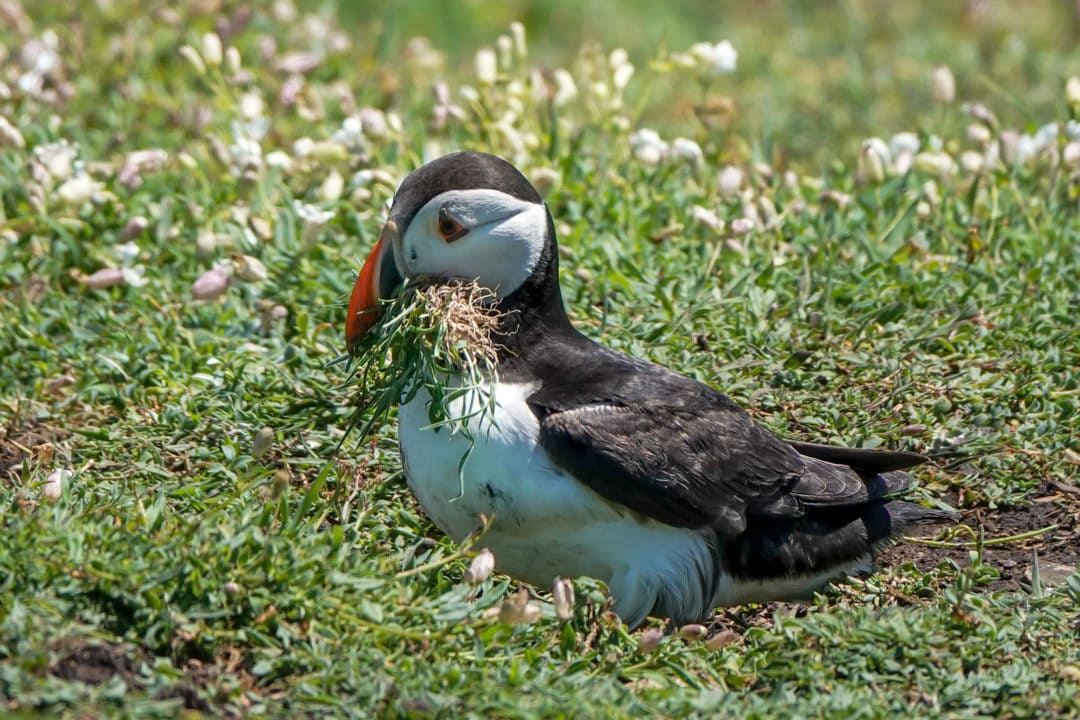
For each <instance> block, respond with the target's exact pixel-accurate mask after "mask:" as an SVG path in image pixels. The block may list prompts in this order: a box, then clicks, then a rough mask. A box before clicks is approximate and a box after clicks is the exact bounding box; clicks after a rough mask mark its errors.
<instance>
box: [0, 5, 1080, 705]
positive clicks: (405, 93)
mask: <svg viewBox="0 0 1080 720" xmlns="http://www.w3.org/2000/svg"><path fill="white" fill-rule="evenodd" d="M39 5H40V7H39ZM342 5H347V4H346V3H342ZM394 5H396V4H391V3H382V4H379V3H376V4H374V5H372V8H371V9H370V11H368V14H367V15H366V16H364V15H362V13H361V12H360V11H359V10H357V9H354V8H352V7H349V8H347V9H344V10H342V11H341V13H340V14H339V15H335V14H333V12H332V11H331V10H324V9H319V10H318V11H312V12H309V11H308V10H307V9H303V8H302V9H301V10H297V9H296V8H293V6H292V5H291V4H290V3H288V2H277V3H272V4H265V5H264V4H259V5H257V6H246V5H237V4H228V5H227V6H226V5H225V4H223V3H220V2H216V1H215V0H190V1H189V2H185V3H164V2H161V3H157V2H145V3H135V2H131V1H130V0H112V1H111V2H98V3H95V4H92V5H89V6H87V7H80V8H78V9H77V10H70V9H66V6H64V5H63V4H60V3H29V2H24V3H22V4H21V5H20V3H19V2H18V1H17V0H9V1H7V2H0V324H2V327H3V330H4V332H3V333H2V334H0V357H2V358H3V364H2V367H0V526H2V528H0V703H2V705H0V707H2V708H3V710H2V712H6V713H8V714H10V715H12V716H14V717H32V716H37V715H38V714H40V713H47V714H52V715H59V716H67V717H101V716H137V717H143V716H166V717H167V716H174V715H175V714H177V713H178V712H180V711H182V710H183V711H185V712H188V713H191V714H192V715H196V714H198V713H200V712H202V713H206V714H207V715H211V716H218V715H245V714H250V715H255V716H258V715H271V716H277V717H298V716H318V715H323V714H326V715H342V716H356V717H373V716H374V717H379V716H389V717H465V716H475V717H533V716H535V717H558V716H562V717H575V718H577V717H604V718H608V717H638V716H641V717H649V716H684V715H690V714H694V713H698V714H702V715H710V716H725V717H739V718H743V717H776V716H799V717H802V716H807V717H825V716H827V717H888V716H896V715H915V714H918V715H945V716H950V717H979V716H988V715H996V716H1040V715H1041V716H1068V715H1076V714H1080V699H1078V698H1080V575H1077V574H1075V573H1073V572H1072V571H1073V570H1074V569H1075V567H1076V566H1077V564H1078V555H1080V551H1078V550H1077V548H1078V547H1080V537H1078V530H1077V518H1078V517H1080V491H1078V489H1077V486H1078V485H1080V454H1078V453H1080V447H1078V435H1080V433H1078V429H1080V423H1078V421H1077V412H1078V410H1080V323H1078V322H1077V320H1076V316H1077V312H1078V311H1080V219H1078V217H1077V207H1078V206H1077V203H1078V197H1080V182H1078V178H1080V175H1078V173H1080V126H1077V125H1073V124H1071V123H1070V121H1071V119H1072V117H1073V114H1074V113H1076V112H1077V111H1078V110H1080V80H1078V81H1076V82H1075V83H1071V84H1067V80H1068V78H1069V77H1070V76H1071V75H1073V74H1080V56H1077V54H1076V51H1075V49H1074V48H1075V47H1076V42H1075V39H1076V32H1077V30H1076V28H1077V19H1076V17H1075V16H1074V14H1073V12H1074V11H1072V10H1070V9H1069V8H1068V7H1065V5H1066V4H1062V5H1063V7H1061V8H1050V7H1048V6H1047V7H1041V6H1031V7H1028V6H1026V5H1025V6H1024V7H1022V8H1014V7H1012V6H1010V5H1008V4H1005V3H1001V4H1000V5H999V4H998V3H995V2H990V3H979V2H974V3H967V4H966V9H965V10H963V11H962V10H961V9H959V8H960V5H959V4H957V8H956V9H949V10H941V11H939V10H934V9H933V8H930V7H928V8H926V9H920V8H917V7H915V6H914V5H915V4H913V3H883V2H881V3H879V2H871V1H869V0H866V1H863V2H857V1H852V2H844V3H840V2H838V3H827V4H820V3H810V2H806V3H799V2H794V3H790V4H780V3H749V4H747V3H738V4H735V5H733V7H732V9H731V12H730V13H726V14H725V13H724V12H721V11H718V10H712V9H711V8H712V4H711V3H693V4H688V5H686V6H685V7H683V8H681V9H680V8H678V7H677V6H675V5H673V6H672V7H671V9H670V12H669V13H668V14H666V15H665V17H664V18H663V19H655V20H654V19H653V18H651V17H649V15H648V9H647V8H649V7H651V6H652V5H651V4H648V3H643V2H635V3H627V4H622V3H620V4H618V5H617V6H616V5H615V4H614V3H606V4H605V3H579V4H576V5H575V6H573V8H572V9H568V8H569V6H567V5H564V4H555V3H550V4H547V3H542V4H526V3H524V2H521V3H510V4H508V5H507V9H505V10H501V11H499V12H498V13H496V14H494V15H492V14H490V13H489V12H488V11H487V10H485V9H484V8H486V7H488V6H489V5H490V4H487V3H474V4H467V5H465V6H463V7H461V8H459V9H457V10H456V11H454V12H451V11H449V10H448V9H446V8H448V7H449V6H448V5H444V4H443V3H431V4H426V3H416V4H409V7H408V9H407V10H402V11H400V12H398V11H397V9H396V7H394ZM984 5H986V6H989V7H986V8H984ZM1047 5H1049V4H1047ZM736 6H737V7H736ZM383 8H385V9H383ZM616 8H618V9H616ZM320 13H322V14H320ZM499 13H502V14H499ZM614 16H618V18H619V20H620V22H618V23H616V22H614V21H613V20H612V18H613V17H614ZM515 19H522V20H524V21H525V23H526V25H527V27H526V29H527V35H528V38H527V41H528V46H529V50H528V51H527V54H523V53H521V52H520V50H519V49H516V48H515V46H514V42H513V40H509V46H508V47H505V49H504V50H502V52H503V53H504V54H506V55H507V56H508V58H507V59H508V62H506V63H505V64H500V58H499V52H498V51H497V52H495V57H494V62H495V68H494V73H495V77H494V78H489V77H487V74H488V72H489V71H490V68H489V67H488V64H487V63H486V61H484V60H483V59H482V60H481V62H479V63H476V62H474V55H475V53H476V51H477V50H478V49H480V48H481V47H482V46H484V47H492V48H495V47H497V46H498V45H497V41H496V36H497V35H499V34H501V33H507V38H508V39H509V38H510V35H509V32H508V30H507V27H508V23H509V22H510V21H512V20H515ZM609 26H610V28H609ZM215 31H216V33H217V37H218V38H219V39H220V40H221V41H222V42H214V41H213V40H212V39H207V38H206V37H205V35H206V34H207V33H213V32H215ZM419 34H423V35H426V36H427V37H429V38H430V43H424V42H421V41H415V40H414V41H411V42H410V41H409V39H410V38H412V37H413V36H414V35H419ZM724 38H728V39H730V40H731V41H732V43H733V45H734V48H735V49H736V50H738V52H739V56H738V64H737V68H736V69H735V71H734V72H732V73H717V74H716V75H715V76H709V77H706V76H707V75H708V73H706V71H705V69H704V65H705V63H706V61H707V58H706V55H707V53H706V52H705V49H704V48H698V51H697V54H696V55H695V54H693V53H690V52H689V49H690V47H691V45H692V44H693V43H695V42H699V41H702V42H704V41H708V42H710V43H716V42H718V41H720V40H723V39H724ZM620 44H621V45H624V46H625V47H626V48H627V50H628V51H629V54H628V55H627V56H624V55H623V54H621V53H618V52H614V51H615V48H616V46H617V45H620ZM579 48H581V49H579ZM444 51H445V53H448V54H444ZM713 51H715V48H713V49H712V50H710V52H713ZM483 57H486V56H482V58H483ZM714 59H716V60H717V65H716V67H717V68H718V69H729V68H727V67H726V65H725V63H724V62H722V60H723V58H716V57H714ZM477 65H479V67H477ZM938 65H947V66H949V67H950V68H951V69H952V72H951V75H952V76H954V77H955V85H956V90H955V96H956V97H955V98H950V95H951V93H949V92H948V87H947V85H948V82H947V77H946V74H945V73H944V72H943V71H942V72H941V73H940V74H939V76H938V81H937V83H936V91H935V85H934V84H933V83H932V82H931V72H932V69H933V68H934V67H935V66H938ZM631 66H632V68H633V69H632V70H629V69H627V68H630V67H631ZM540 68H542V69H543V72H534V70H536V69H540ZM563 69H565V71H563ZM478 73H479V74H478ZM436 81H437V82H445V83H446V85H445V86H440V88H439V89H438V90H437V91H436V92H435V93H433V92H432V84H433V82H436ZM935 96H936V98H937V100H936V101H935ZM965 103H978V105H974V106H972V105H965ZM649 128H652V129H655V130H656V133H653V132H651V131H649ZM898 133H905V134H901V135H899V136H897V134H898ZM679 136H682V139H681V140H680V139H677V138H679ZM877 137H880V138H882V139H881V140H877V139H876V138H877ZM461 147H469V148H474V149H480V150H489V151H492V152H496V153H499V154H502V155H504V156H505V157H507V158H509V159H511V160H513V161H514V162H515V163H517V164H518V165H519V166H520V167H521V168H522V169H523V170H524V171H525V172H526V174H527V175H529V176H530V177H531V178H532V179H533V180H534V182H536V184H537V185H538V187H541V188H542V189H543V190H544V191H545V193H546V197H547V199H548V202H549V205H550V207H551V209H552V212H553V214H554V216H555V218H556V224H557V226H558V229H559V233H560V242H561V244H562V253H563V254H562V280H563V285H564V290H565V293H564V294H565V297H566V301H567V304H568V306H569V309H570V312H571V315H572V317H573V318H574V320H575V321H576V322H577V323H578V324H579V326H580V327H582V329H583V330H585V331H586V332H587V333H589V334H590V335H592V336H594V337H598V338H602V339H603V340H604V342H606V343H608V344H610V345H612V346H613V347H616V348H619V349H622V350H625V351H627V352H629V353H631V354H634V355H638V356H641V357H646V358H649V359H651V360H655V361H657V362H660V363H663V364H666V365H669V366H672V367H674V368H677V369H679V370H680V371H682V372H685V373H687V374H690V375H692V376H694V377H696V378H698V379H700V380H702V381H705V382H708V383H711V384H713V385H715V386H717V387H719V388H721V389H723V390H725V391H726V392H727V393H728V394H730V395H731V396H733V397H734V398H735V399H736V400H737V401H739V402H740V403H741V404H743V405H744V406H746V407H748V408H750V409H751V411H752V412H753V413H754V414H755V416H756V417H757V418H758V419H759V420H760V421H762V422H764V423H765V424H767V425H769V426H770V427H771V428H773V429H774V430H776V431H777V432H779V433H781V434H783V435H785V436H789V437H797V438H800V439H805V440H817V441H823V442H836V443H847V444H851V445H857V446H865V447H873V446H879V445H880V446H890V447H902V448H908V449H914V450H918V451H921V452H924V453H927V454H929V455H931V456H932V457H933V458H934V463H933V464H932V465H930V466H928V467H926V468H925V470H920V472H919V473H918V480H919V485H920V487H919V490H918V492H917V499H918V500H920V501H922V502H925V503H928V504H943V505H949V506H952V507H956V508H958V509H960V510H962V511H963V512H964V516H963V524H962V525H960V526H959V527H958V528H957V530H956V531H950V532H947V533H945V534H943V535H941V536H939V537H937V538H934V539H929V540H926V541H924V542H923V543H921V544H912V545H907V546H904V547H903V548H897V549H893V550H890V551H888V552H887V553H886V554H885V556H884V557H883V561H884V563H885V564H886V565H887V568H886V569H885V570H884V571H883V572H882V573H881V574H879V575H877V576H875V577H873V578H870V579H868V580H864V581H855V582H852V583H849V584H847V585H844V586H842V587H839V588H837V589H835V590H833V591H830V593H829V595H828V596H825V597H821V598H819V599H818V601H817V602H815V603H814V604H812V605H810V606H804V607H798V606H789V605H781V604H775V605H768V606H763V607H744V608H737V609H732V610H730V611H727V612H720V613H718V615H717V617H716V619H715V621H714V622H713V623H712V624H711V625H710V628H709V638H710V639H709V640H704V641H703V640H695V639H689V638H685V637H682V636H678V635H673V636H667V637H664V638H663V639H662V641H661V642H660V644H659V646H658V647H655V648H651V649H650V648H649V647H648V645H649V644H650V641H651V640H652V639H653V638H652V636H649V637H646V636H645V634H644V632H643V631H639V632H637V633H634V634H629V633H627V632H626V631H625V629H623V628H622V627H620V626H619V625H618V623H617V622H616V621H614V619H613V618H612V617H611V616H610V614H608V613H607V612H606V609H605V604H604V595H603V590H602V588H600V587H598V586H596V584H595V583H593V582H592V581H589V580H587V579H582V580H578V581H576V583H575V590H576V595H577V603H576V606H575V609H574V614H573V617H572V618H571V619H570V620H568V621H561V620H559V619H558V618H557V617H556V613H555V610H554V608H553V606H552V605H551V603H550V602H549V597H548V596H547V594H546V593H547V590H548V589H547V588H539V589H538V592H539V594H540V598H541V599H540V600H534V601H533V602H534V603H536V604H537V605H539V606H540V608H541V618H540V619H539V620H536V621H534V622H528V623H523V624H517V625H510V624H505V623H503V622H500V621H499V619H498V618H497V617H494V616H495V615H497V614H498V612H497V609H498V608H499V607H501V606H502V605H503V604H504V603H506V602H508V601H511V599H512V598H513V597H514V593H515V592H516V589H517V588H516V584H515V583H514V582H512V581H511V580H509V579H508V578H505V577H502V576H499V575H494V576H492V577H491V578H489V579H486V580H484V581H483V582H482V583H481V584H480V585H479V586H476V587H473V586H470V585H468V584H466V583H463V582H462V578H463V575H464V573H465V569H466V568H467V567H468V563H469V557H470V553H469V551H468V548H460V547H456V546H454V545H453V544H451V543H450V542H449V541H447V540H446V539H445V538H444V537H442V536H441V534H440V533H439V532H438V531H437V530H436V529H435V528H434V527H433V526H432V525H431V524H430V522H428V521H427V520H426V519H425V518H423V517H422V515H421V514H420V513H419V511H418V509H417V507H416V505H415V503H414V502H413V500H412V498H411V496H410V495H409V493H408V491H407V489H406V488H405V487H404V483H403V482H402V479H401V471H400V466H399V461H398V456H397V448H396V439H395V429H394V422H393V415H392V414H391V415H390V417H389V418H387V419H386V421H385V422H382V421H379V422H377V423H376V425H377V427H376V428H375V431H374V432H373V433H372V434H371V435H370V436H369V437H368V438H367V439H365V440H364V441H363V442H362V443H358V441H357V439H356V438H355V437H346V436H345V430H346V428H347V427H348V425H349V423H350V421H351V419H352V418H353V416H354V413H356V412H357V407H356V402H357V400H358V398H357V396H356V392H355V385H354V384H353V383H352V382H351V381H350V375H349V371H348V369H347V368H346V366H345V365H344V364H342V363H337V364H335V363H334V360H335V359H336V358H338V357H339V356H340V354H341V353H342V352H343V350H344V337H343V325H344V316H345V310H344V303H345V301H346V300H347V293H348V291H349V289H350V288H351V286H352V282H353V279H354V277H355V275H354V273H355V271H356V270H357V269H358V267H359V265H360V262H361V261H362V260H363V258H364V257H365V255H366V253H367V251H368V250H369V249H370V247H371V246H372V244H373V243H374V242H375V239H376V237H377V235H378V232H379V228H380V225H381V220H382V217H383V208H384V205H385V203H386V201H387V200H388V199H389V197H390V196H391V194H392V192H393V188H394V186H395V184H396V182H397V181H398V180H399V179H400V178H401V177H403V175H404V174H405V173H406V172H407V171H409V170H410V169H412V168H414V167H416V166H417V165H418V164H419V163H420V162H421V161H422V159H423V158H425V157H432V156H436V155H439V154H442V153H443V152H445V151H449V150H452V149H457V148H461ZM368 412H369V413H370V409H369V410H368ZM369 417H370V415H369ZM339 445H340V448H339ZM542 551H543V549H542V548H540V549H538V552H542ZM1036 551H1037V553H1038V554H1037V557H1038V560H1037V564H1036V563H1035V557H1036ZM1070 573H1072V574H1071V576H1070ZM1025 575H1027V576H1028V577H1027V578H1025ZM506 616H507V614H506V613H504V618H505V617H506Z"/></svg>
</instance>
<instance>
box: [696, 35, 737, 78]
mask: <svg viewBox="0 0 1080 720" xmlns="http://www.w3.org/2000/svg"><path fill="white" fill-rule="evenodd" d="M690 54H691V55H693V56H694V58H696V59H697V61H698V67H700V68H701V69H702V70H703V71H704V72H705V74H706V75H707V76H709V77H717V76H720V75H729V74H731V73H733V72H735V65H736V62H737V61H738V59H739V53H738V52H737V51H736V50H735V46H734V45H732V44H731V43H730V42H728V41H727V40H721V41H720V42H718V43H716V44H715V45H711V44H709V43H705V42H702V43H694V45H693V46H692V47H691V48H690Z"/></svg>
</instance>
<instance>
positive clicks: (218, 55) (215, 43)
mask: <svg viewBox="0 0 1080 720" xmlns="http://www.w3.org/2000/svg"><path fill="white" fill-rule="evenodd" d="M202 59H203V61H204V62H205V63H206V64H207V65H209V66H210V67H217V66H218V65H220V64H221V60H222V52H221V38H220V37H218V34H217V33H213V32H209V33H206V34H205V35H203V36H202Z"/></svg>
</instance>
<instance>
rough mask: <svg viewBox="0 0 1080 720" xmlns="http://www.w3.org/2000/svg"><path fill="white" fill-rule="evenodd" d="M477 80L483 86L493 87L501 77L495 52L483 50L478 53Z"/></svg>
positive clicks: (488, 49)
mask: <svg viewBox="0 0 1080 720" xmlns="http://www.w3.org/2000/svg"><path fill="white" fill-rule="evenodd" d="M475 65H476V79H477V80H479V81H480V84H481V85H493V84H494V83H495V81H496V80H497V79H498V77H499V62H498V58H496V57H495V51H494V50H492V49H491V48H481V49H480V50H478V51H477V53H476V60H475Z"/></svg>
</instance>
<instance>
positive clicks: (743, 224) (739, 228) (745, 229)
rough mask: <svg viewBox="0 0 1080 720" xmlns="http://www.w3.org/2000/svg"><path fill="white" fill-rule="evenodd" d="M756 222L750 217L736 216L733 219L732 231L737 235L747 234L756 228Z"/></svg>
mask: <svg viewBox="0 0 1080 720" xmlns="http://www.w3.org/2000/svg"><path fill="white" fill-rule="evenodd" d="M755 224H756V223H754V221H753V220H751V219H750V218H748V217H741V218H735V219H734V220H732V221H731V232H733V233H735V234H736V235H746V234H747V233H749V232H750V231H752V230H753V229H754V226H755Z"/></svg>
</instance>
